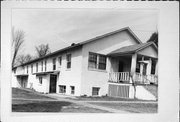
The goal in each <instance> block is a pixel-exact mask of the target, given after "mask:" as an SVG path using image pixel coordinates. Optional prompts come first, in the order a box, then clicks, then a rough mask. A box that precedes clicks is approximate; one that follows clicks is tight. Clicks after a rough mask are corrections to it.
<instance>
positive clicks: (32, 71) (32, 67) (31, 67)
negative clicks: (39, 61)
mask: <svg viewBox="0 0 180 122" xmlns="http://www.w3.org/2000/svg"><path fill="white" fill-rule="evenodd" d="M32 73H33V64H31V74H32Z"/></svg>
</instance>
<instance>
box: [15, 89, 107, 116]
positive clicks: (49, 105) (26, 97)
mask: <svg viewBox="0 0 180 122" xmlns="http://www.w3.org/2000/svg"><path fill="white" fill-rule="evenodd" d="M12 98H14V99H12V112H64V113H68V112H70V113H106V112H107V111H103V110H99V109H94V108H89V107H84V106H81V105H77V104H75V103H71V102H67V101H57V100H55V99H53V98H50V97H47V96H44V95H41V94H39V93H37V92H34V91H27V90H23V89H18V88H13V89H12ZM32 99H33V100H32ZM43 100H46V101H43ZM47 100H49V101H47Z"/></svg>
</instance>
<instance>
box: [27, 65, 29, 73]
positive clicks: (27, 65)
mask: <svg viewBox="0 0 180 122" xmlns="http://www.w3.org/2000/svg"><path fill="white" fill-rule="evenodd" d="M26 68H27V69H26V73H27V74H28V73H29V70H28V65H27V66H26Z"/></svg>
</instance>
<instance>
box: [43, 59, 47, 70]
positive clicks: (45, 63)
mask: <svg viewBox="0 0 180 122" xmlns="http://www.w3.org/2000/svg"><path fill="white" fill-rule="evenodd" d="M46 65H47V61H46V60H45V62H44V67H45V68H44V70H45V71H46Z"/></svg>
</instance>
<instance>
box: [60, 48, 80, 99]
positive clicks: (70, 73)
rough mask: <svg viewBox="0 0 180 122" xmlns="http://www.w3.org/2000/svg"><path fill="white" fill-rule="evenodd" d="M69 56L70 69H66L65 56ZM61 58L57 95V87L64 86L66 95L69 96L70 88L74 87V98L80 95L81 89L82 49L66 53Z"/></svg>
mask: <svg viewBox="0 0 180 122" xmlns="http://www.w3.org/2000/svg"><path fill="white" fill-rule="evenodd" d="M68 53H70V54H71V68H70V69H67V68H66V66H67V64H66V54H68ZM61 56H62V65H61V67H60V74H59V75H58V82H57V93H59V85H66V94H67V95H71V89H70V86H75V94H74V95H75V96H79V95H80V89H81V77H82V76H81V67H82V48H79V49H76V50H71V51H68V52H66V53H64V54H62V55H61Z"/></svg>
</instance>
